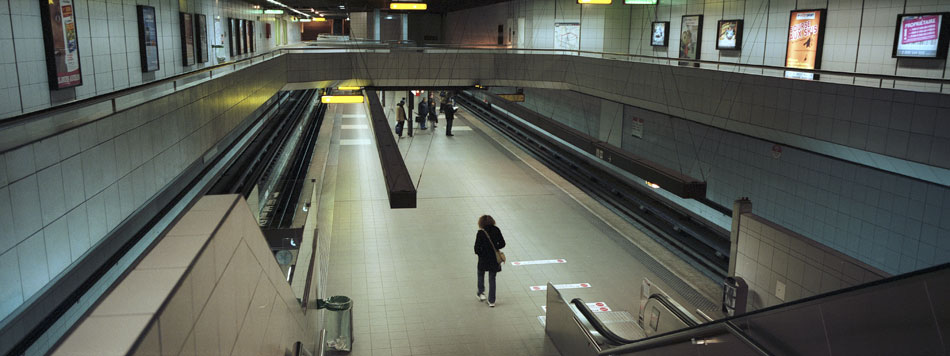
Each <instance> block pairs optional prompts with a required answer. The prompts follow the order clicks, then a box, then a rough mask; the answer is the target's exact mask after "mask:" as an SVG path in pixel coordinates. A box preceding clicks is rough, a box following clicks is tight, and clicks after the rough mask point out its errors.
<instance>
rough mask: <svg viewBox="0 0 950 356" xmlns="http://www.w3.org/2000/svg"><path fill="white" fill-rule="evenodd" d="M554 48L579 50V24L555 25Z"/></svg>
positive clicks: (564, 23) (560, 23)
mask: <svg viewBox="0 0 950 356" xmlns="http://www.w3.org/2000/svg"><path fill="white" fill-rule="evenodd" d="M554 48H556V49H566V50H572V51H576V50H579V49H580V48H581V24H579V23H576V22H558V23H555V24H554Z"/></svg>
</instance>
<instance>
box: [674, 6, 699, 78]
mask: <svg viewBox="0 0 950 356" xmlns="http://www.w3.org/2000/svg"><path fill="white" fill-rule="evenodd" d="M702 36H703V15H685V16H683V21H682V22H681V23H680V53H679V58H682V59H694V60H695V59H699V53H700V51H701V50H702V48H701V46H702V44H703V43H702V42H701V41H702ZM685 64H688V63H686V62H680V65H685ZM694 65H695V66H699V64H698V63H694Z"/></svg>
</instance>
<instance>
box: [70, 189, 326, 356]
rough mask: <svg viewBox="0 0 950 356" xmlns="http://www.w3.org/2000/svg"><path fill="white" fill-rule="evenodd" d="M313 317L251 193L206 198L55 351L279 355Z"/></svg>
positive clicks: (309, 340) (300, 337)
mask: <svg viewBox="0 0 950 356" xmlns="http://www.w3.org/2000/svg"><path fill="white" fill-rule="evenodd" d="M313 314H317V313H310V315H308V316H311V317H312V315H313ZM310 320H312V318H311V319H307V316H304V314H303V313H302V310H301V309H300V304H299V303H298V302H297V300H296V298H294V295H293V292H292V291H291V290H290V285H289V284H288V283H287V281H285V280H284V278H283V275H282V274H281V271H280V268H279V267H278V266H277V263H276V261H275V260H274V258H273V255H272V254H271V252H270V248H269V247H268V246H267V243H266V241H265V240H264V236H263V235H262V234H261V231H260V228H259V227H258V226H257V221H256V219H254V217H253V216H252V215H251V212H250V210H249V209H248V206H247V203H246V202H245V201H244V199H243V198H240V197H239V196H237V195H219V196H207V197H204V198H202V200H201V201H199V202H198V203H197V204H195V206H194V207H192V208H191V210H190V211H189V212H188V213H186V214H185V215H184V216H183V217H182V218H181V219H180V220H179V221H178V222H177V223H176V225H175V226H174V227H173V228H172V229H171V230H170V231H169V233H168V234H166V236H164V237H163V238H162V240H161V241H159V242H158V243H157V245H156V246H155V247H154V248H153V249H152V250H151V251H149V252H148V254H147V255H146V256H145V257H144V258H143V259H142V261H141V262H140V263H139V264H138V265H136V266H135V267H134V269H133V270H132V271H131V273H129V275H128V276H127V277H125V278H124V279H123V280H122V281H120V282H119V283H118V284H117V285H116V287H115V289H114V290H112V291H111V292H110V293H109V294H108V295H107V296H106V297H105V298H104V299H103V301H102V302H101V303H100V304H99V305H98V306H96V308H95V309H94V310H93V311H92V313H91V315H90V316H89V317H87V318H85V319H84V320H83V321H82V322H81V323H80V324H79V325H78V326H77V327H76V329H75V330H74V331H73V332H72V334H71V335H70V336H68V337H67V338H66V339H65V341H63V343H62V344H61V345H60V346H59V347H58V349H57V350H55V351H54V352H53V353H52V354H53V355H76V354H90V355H91V354H116V355H118V354H128V355H277V354H283V352H284V351H285V350H289V349H292V347H293V343H294V342H296V341H302V342H304V343H305V345H306V347H307V348H308V349H309V350H313V341H314V339H313V337H312V336H313V335H314V334H313V333H312V332H308V331H309V330H312V326H313V325H314V324H313V323H311V322H310ZM140 336H144V340H143V341H142V342H141V343H140V344H139V345H134V343H135V341H136V338H138V337H140Z"/></svg>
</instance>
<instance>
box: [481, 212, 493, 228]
mask: <svg viewBox="0 0 950 356" xmlns="http://www.w3.org/2000/svg"><path fill="white" fill-rule="evenodd" d="M489 225H495V219H492V217H491V215H482V217H480V218H478V228H479V229H484V228H485V227H486V226H489Z"/></svg>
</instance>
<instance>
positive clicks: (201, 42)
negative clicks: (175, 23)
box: [194, 14, 208, 63]
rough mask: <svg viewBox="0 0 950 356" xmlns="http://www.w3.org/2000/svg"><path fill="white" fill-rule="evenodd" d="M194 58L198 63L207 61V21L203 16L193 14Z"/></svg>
mask: <svg viewBox="0 0 950 356" xmlns="http://www.w3.org/2000/svg"><path fill="white" fill-rule="evenodd" d="M194 20H195V58H196V60H197V61H198V63H204V62H207V61H208V19H207V17H205V15H202V14H195V17H194Z"/></svg>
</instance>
